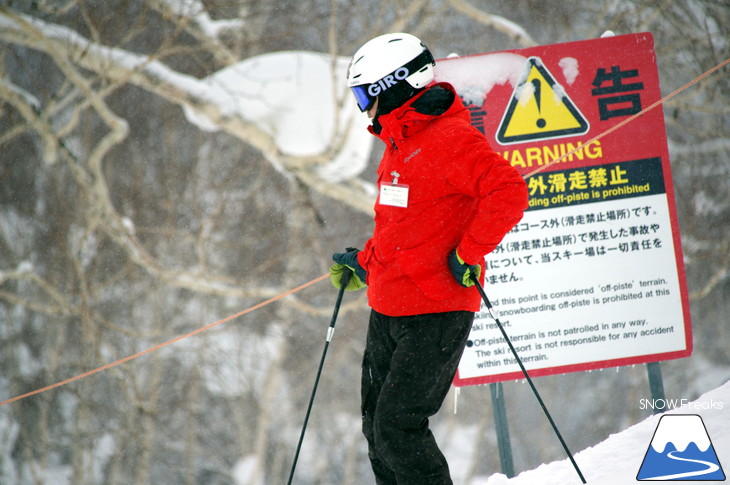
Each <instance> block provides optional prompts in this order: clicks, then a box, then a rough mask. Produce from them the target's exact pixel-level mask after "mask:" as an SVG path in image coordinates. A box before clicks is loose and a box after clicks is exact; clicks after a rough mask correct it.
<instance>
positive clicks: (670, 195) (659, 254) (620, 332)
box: [436, 33, 692, 386]
mask: <svg viewBox="0 0 730 485" xmlns="http://www.w3.org/2000/svg"><path fill="white" fill-rule="evenodd" d="M436 81H445V82H449V83H451V84H452V85H453V86H454V88H455V89H456V92H457V93H458V94H459V96H460V97H461V98H462V100H463V101H464V104H465V106H466V107H467V108H468V109H469V110H470V113H471V117H472V125H473V126H474V127H475V128H477V129H478V130H480V131H481V132H482V133H483V134H484V136H485V137H486V138H487V140H488V141H489V143H490V144H491V145H492V147H493V148H494V149H495V150H496V151H497V152H498V153H499V154H500V155H502V156H503V157H504V158H505V159H506V160H507V161H509V162H510V164H511V165H512V166H513V167H515V168H516V169H517V170H518V171H519V172H520V173H521V174H522V175H523V176H524V177H525V181H526V183H527V186H528V191H529V195H530V199H529V207H528V209H527V211H526V212H525V216H524V217H523V219H522V220H521V221H520V222H519V223H518V224H517V226H515V228H514V229H513V230H512V231H510V233H509V234H507V235H506V236H505V238H504V239H503V240H502V242H501V243H500V244H499V246H498V247H497V248H496V249H495V250H494V251H493V252H492V253H490V254H489V255H487V257H486V261H485V262H486V266H487V271H486V282H485V290H486V292H487V294H488V295H489V299H490V300H491V302H492V304H493V305H494V309H495V310H496V311H497V312H498V313H499V315H500V322H501V323H502V324H503V325H504V328H505V331H506V333H507V334H508V336H509V338H510V341H511V342H512V344H513V345H514V347H515V348H516V349H517V353H518V354H519V356H520V358H521V360H522V362H523V363H524V365H525V367H526V368H527V370H528V371H529V372H530V374H531V375H532V376H541V375H550V374H559V373H565V372H575V371H585V370H590V369H601V368H606V367H613V366H622V365H632V364H641V363H646V362H656V361H661V360H668V359H676V358H681V357H687V356H689V355H691V353H692V329H691V323H690V314H689V297H688V294H687V284H686V281H685V275H684V264H683V257H682V247H681V240H680V235H679V227H678V223H677V213H676V207H675V204H674V188H673V185H672V176H671V167H670V164H669V150H668V148H667V142H666V136H665V133H666V131H665V128H664V117H663V112H662V110H661V109H654V110H651V111H648V112H646V113H644V114H643V115H642V116H641V117H640V118H637V119H635V120H633V121H632V122H631V123H630V124H627V125H626V126H624V127H622V128H621V129H618V130H611V128H613V127H615V126H616V125H617V124H618V123H621V122H622V121H624V120H626V119H627V117H629V116H631V115H634V114H637V113H639V112H641V110H642V108H643V107H646V106H649V105H651V104H652V103H654V102H655V101H656V100H658V99H660V98H661V93H660V89H659V76H658V71H657V66H656V54H655V53H654V42H653V39H652V36H651V34H648V33H641V34H631V35H623V36H617V37H611V38H602V39H593V40H587V41H580V42H570V43H564V44H554V45H548V46H539V47H531V48H527V49H520V50H514V51H508V52H499V53H493V54H484V55H480V56H471V57H464V58H450V59H444V60H440V61H438V62H437V64H436ZM599 134H602V135H603V136H602V137H601V138H600V139H598V140H597V139H595V137H596V136H597V135H599ZM522 377H523V375H522V372H521V370H520V368H519V366H518V364H517V362H516V360H515V359H514V357H513V356H512V355H511V352H510V349H509V347H508V345H507V343H506V341H505V340H504V338H503V336H502V334H501V332H500V331H499V329H498V328H497V326H496V325H495V322H494V320H492V318H491V316H490V314H489V312H487V311H485V310H484V309H483V311H481V312H479V313H478V314H477V315H476V318H475V319H474V324H473V326H472V329H471V333H470V335H469V339H468V342H467V347H466V349H465V351H464V354H463V357H462V359H461V363H460V365H459V370H458V373H457V376H456V379H455V385H457V386H466V385H474V384H484V383H489V382H498V381H504V380H510V379H520V378H522Z"/></svg>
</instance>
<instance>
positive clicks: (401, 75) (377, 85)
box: [368, 67, 410, 97]
mask: <svg viewBox="0 0 730 485" xmlns="http://www.w3.org/2000/svg"><path fill="white" fill-rule="evenodd" d="M409 74H410V73H409V72H408V69H407V68H405V67H399V68H398V69H396V70H395V72H394V73H393V74H388V75H387V76H385V77H384V78H383V79H381V80H380V81H377V82H374V83H373V84H371V85H370V86H368V94H369V95H370V96H373V97H375V96H377V95H378V94H380V93H382V92H383V91H385V90H386V89H388V88H390V87H391V86H395V85H396V84H398V81H402V80H404V79H405V78H407V77H408V75H409Z"/></svg>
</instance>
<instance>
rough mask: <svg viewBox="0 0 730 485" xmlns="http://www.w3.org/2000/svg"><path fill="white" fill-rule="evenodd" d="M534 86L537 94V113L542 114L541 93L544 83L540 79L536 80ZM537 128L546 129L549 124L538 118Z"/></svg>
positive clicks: (533, 81) (533, 82)
mask: <svg viewBox="0 0 730 485" xmlns="http://www.w3.org/2000/svg"><path fill="white" fill-rule="evenodd" d="M532 86H533V87H534V93H535V102H536V103H537V112H538V113H539V112H540V99H541V97H540V93H541V89H542V83H541V82H540V80H539V79H537V78H535V79H533V80H532ZM536 124H537V127H538V128H545V125H546V124H547V122H546V121H545V118H538V119H537V122H536Z"/></svg>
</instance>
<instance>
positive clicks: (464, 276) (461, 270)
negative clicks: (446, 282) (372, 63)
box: [448, 249, 482, 287]
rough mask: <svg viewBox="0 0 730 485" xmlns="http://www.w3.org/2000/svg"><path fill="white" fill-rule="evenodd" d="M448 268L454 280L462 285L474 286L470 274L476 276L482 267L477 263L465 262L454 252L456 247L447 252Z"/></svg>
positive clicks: (480, 272) (479, 273)
mask: <svg viewBox="0 0 730 485" xmlns="http://www.w3.org/2000/svg"><path fill="white" fill-rule="evenodd" d="M448 259H449V269H450V270H451V274H453V275H454V278H456V281H457V282H458V283H459V284H460V285H461V286H464V287H469V286H474V281H473V280H472V279H471V277H472V275H475V276H476V277H477V278H479V276H480V275H481V274H482V267H481V266H479V265H478V264H466V263H465V262H464V260H463V259H461V257H460V256H459V254H458V253H457V252H456V249H454V250H453V251H451V252H450V253H449V258H448Z"/></svg>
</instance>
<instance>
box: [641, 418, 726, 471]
mask: <svg viewBox="0 0 730 485" xmlns="http://www.w3.org/2000/svg"><path fill="white" fill-rule="evenodd" d="M636 479H637V480H654V481H669V480H696V481H709V480H712V481H724V480H725V473H723V471H722V465H720V461H719V460H718V459H717V453H715V448H714V447H713V446H712V442H711V441H710V435H709V434H707V429H706V428H705V423H704V422H703V421H702V418H701V417H700V416H698V415H696V414H667V415H664V416H662V417H661V419H660V420H659V424H658V425H657V427H656V431H654V436H653V437H652V439H651V443H649V448H648V449H647V450H646V455H644V461H643V462H642V464H641V468H640V469H639V473H638V474H637V475H636Z"/></svg>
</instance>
